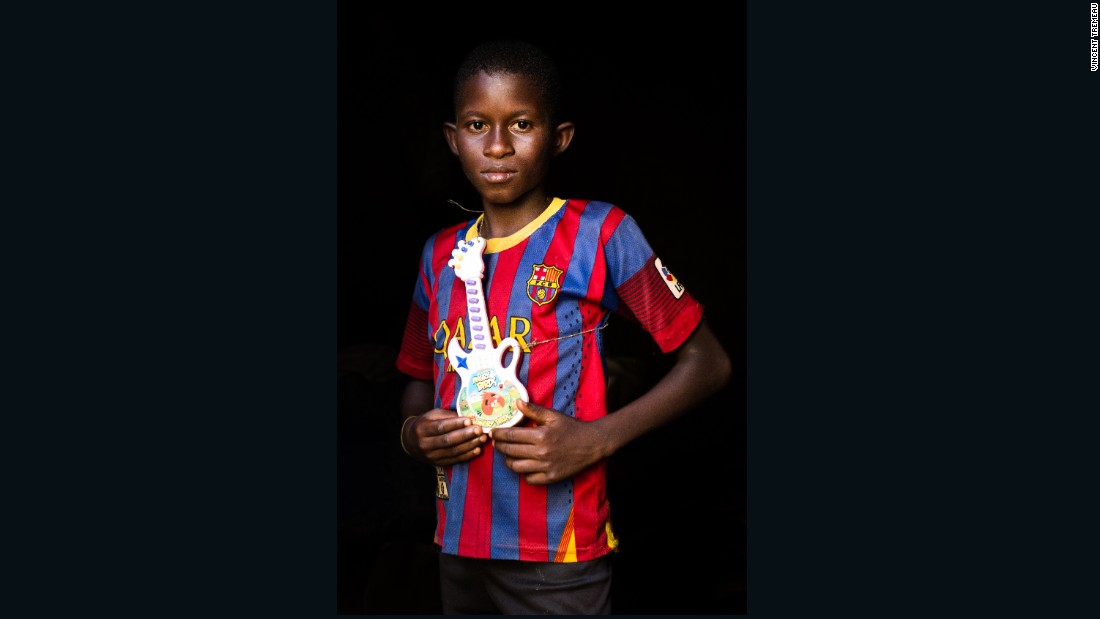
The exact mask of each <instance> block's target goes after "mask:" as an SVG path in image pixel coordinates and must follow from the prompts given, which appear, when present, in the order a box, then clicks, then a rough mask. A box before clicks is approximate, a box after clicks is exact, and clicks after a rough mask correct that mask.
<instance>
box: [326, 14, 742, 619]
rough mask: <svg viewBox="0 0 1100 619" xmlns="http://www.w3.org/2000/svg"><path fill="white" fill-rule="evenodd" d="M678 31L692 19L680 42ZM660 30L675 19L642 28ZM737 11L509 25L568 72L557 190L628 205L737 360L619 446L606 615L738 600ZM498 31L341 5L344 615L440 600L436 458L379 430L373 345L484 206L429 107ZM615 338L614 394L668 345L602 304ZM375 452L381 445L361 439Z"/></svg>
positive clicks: (395, 334) (392, 417)
mask: <svg viewBox="0 0 1100 619" xmlns="http://www.w3.org/2000/svg"><path fill="white" fill-rule="evenodd" d="M685 28H687V29H690V31H691V36H690V37H688V38H686V39H685V38H684V36H685V35H686V34H687V31H685ZM658 29H660V31H665V32H669V33H671V35H670V36H669V37H667V38H664V39H662V38H661V37H655V36H653V33H655V32H657V31H658ZM744 30H745V24H744V19H743V15H737V14H735V15H733V16H731V18H730V19H728V20H724V21H723V22H722V23H721V24H713V25H705V24H699V23H697V22H696V21H694V20H690V19H684V18H680V19H676V18H670V19H662V20H660V21H658V20H657V19H656V18H655V17H646V18H640V19H637V20H635V21H634V22H633V23H632V24H630V26H629V27H627V25H626V24H623V23H620V22H617V21H616V20H612V19H607V20H595V19H592V20H580V21H577V22H575V23H572V24H570V26H569V27H567V28H561V27H559V26H557V25H554V26H551V25H549V24H539V23H538V22H537V20H535V23H532V24H528V25H527V26H526V27H524V28H521V29H519V30H517V31H515V33H514V36H524V37H526V38H527V39H528V40H531V41H533V42H535V43H536V44H538V45H540V46H542V47H544V48H545V49H546V50H547V51H549V52H551V53H552V54H553V55H554V57H555V59H556V60H557V61H558V63H559V64H560V68H561V70H562V73H563V78H564V79H565V85H564V86H565V89H566V90H565V92H566V98H565V102H564V106H565V113H566V115H567V117H568V118H569V119H571V120H573V121H574V122H575V123H576V126H577V130H576V134H575V137H574V140H573V143H572V145H571V146H570V148H569V150H568V151H566V152H565V153H564V154H563V155H561V156H560V157H559V158H558V159H556V160H555V162H554V169H553V172H552V177H551V179H550V189H551V193H552V194H553V195H557V196H561V197H567V198H572V197H582V198H591V199H599V200H603V201H608V202H612V203H614V204H617V205H619V206H622V207H623V208H624V209H626V210H627V212H628V213H630V214H631V215H632V216H633V217H634V218H635V219H636V220H637V221H638V223H639V225H640V226H641V227H642V230H643V231H644V232H645V233H646V236H647V239H648V240H649V241H650V244H651V245H653V247H654V249H655V250H656V251H657V253H658V255H659V256H660V257H661V258H662V259H663V261H664V263H665V264H666V265H667V266H669V268H670V269H672V271H673V272H674V273H676V274H677V277H678V278H679V279H680V280H681V281H682V282H683V283H684V284H685V286H686V287H687V288H688V290H689V291H690V292H691V293H692V294H693V295H695V296H696V297H697V298H698V299H699V300H700V301H702V302H703V303H704V305H705V308H706V309H705V312H706V316H707V319H708V321H709V322H710V324H711V325H712V328H713V329H714V331H715V332H716V334H717V335H718V337H719V339H720V340H721V341H722V343H723V344H724V345H725V346H726V348H727V349H728V351H729V353H730V356H731V358H732V359H733V363H734V378H733V379H732V380H731V381H730V384H729V385H728V386H727V387H726V388H725V389H723V390H722V391H721V392H720V393H718V394H717V395H715V396H713V397H712V398H710V399H709V400H708V401H707V402H706V403H704V404H703V405H701V406H699V407H698V408H697V409H696V410H694V411H691V413H689V414H688V415H687V416H685V417H684V418H681V419H680V420H677V421H676V422H674V423H673V424H671V425H669V426H667V427H665V428H661V429H659V430H658V431H656V432H655V433H653V434H651V435H649V436H646V437H643V438H642V439H641V440H639V441H637V442H636V443H634V444H632V445H630V446H628V448H626V449H624V450H622V451H621V452H619V453H618V454H616V456H615V458H613V460H612V462H611V469H610V484H611V488H610V498H611V502H612V505H613V506H614V507H613V512H614V514H613V521H614V523H615V527H616V533H617V535H618V536H619V538H620V541H621V545H622V546H621V551H620V552H619V553H617V555H616V557H615V561H616V576H615V579H614V581H613V582H614V590H613V608H614V612H615V613H617V614H634V613H647V612H648V613H652V612H668V613H674V612H681V613H688V614H732V613H741V612H744V609H745V600H746V573H745V561H746V559H745V554H746V547H745V528H746V505H745V492H746V483H745V482H746V479H745V475H746V443H745V423H746V419H745V397H746V396H745V372H746V365H745V321H746V307H745V303H746V299H745V288H746V280H745V275H746V264H745V252H746V229H745V226H746V209H745V200H746V198H745V195H746V189H747V188H746V181H745V149H746V145H745V90H744V88H745V46H744V39H745V32H744ZM502 35H504V33H503V32H502V31H492V32H491V33H490V34H488V35H486V33H485V31H484V30H482V29H476V28H466V29H464V28H455V27H436V28H430V27H425V26H424V25H423V24H421V23H418V22H416V23H411V22H408V21H400V20H393V19H388V18H386V17H385V16H379V15H377V14H374V13H373V12H371V11H368V10H365V8H364V7H363V6H361V5H358V4H356V3H344V4H341V5H340V10H339V33H338V42H339V47H338V49H339V63H338V67H339V82H338V84H339V90H338V92H339V99H338V101H339V127H340V131H339V137H338V143H339V151H338V152H339V162H338V170H339V182H338V186H339V208H338V232H339V236H338V244H337V247H338V250H339V279H338V291H339V297H338V299H339V303H338V324H337V326H338V330H339V331H338V333H339V335H338V340H339V344H340V348H341V359H342V361H341V370H342V372H341V377H340V382H339V388H340V394H341V407H340V410H341V420H342V421H341V426H340V430H339V432H340V440H341V443H340V451H339V454H340V465H339V466H340V475H341V477H340V486H339V495H340V498H341V507H342V509H341V513H340V524H341V526H340V531H341V536H340V546H339V547H340V563H339V565H340V568H339V569H340V573H339V582H340V586H341V588H340V609H341V612H344V613H349V614H351V613H356V612H362V611H365V612H403V611H404V612H407V611H409V610H415V611H418V612H426V613H431V612H438V610H437V607H436V606H433V605H432V603H431V594H432V591H431V588H430V587H425V586H424V585H423V582H424V581H430V579H431V578H432V577H434V573H433V572H434V570H435V568H434V565H433V564H432V557H431V556H430V554H429V552H428V551H427V550H425V546H427V544H425V543H424V542H429V541H430V539H431V533H432V524H433V522H434V518H432V517H431V516H432V514H433V513H434V510H433V508H432V505H431V502H430V501H428V500H424V499H428V498H429V496H428V495H429V494H430V493H431V492H432V490H433V488H434V477H433V476H432V475H431V472H430V467H423V466H422V465H420V466H418V465H415V464H414V465H413V467H416V468H415V469H410V470H406V469H409V466H408V458H407V457H406V456H404V455H403V454H401V453H400V451H399V450H396V449H393V448H392V446H391V445H389V443H392V438H393V436H394V435H395V434H396V432H397V429H398V427H399V423H398V422H399V414H398V409H397V406H396V402H397V399H398V394H399V390H400V386H401V380H400V378H399V377H395V376H392V372H391V373H385V372H381V371H379V367H378V366H379V365H380V364H381V363H382V361H381V360H383V359H384V360H385V361H386V364H387V365H389V366H392V358H393V355H394V354H395V352H394V351H395V350H396V349H397V347H398V346H399V345H400V341H401V334H402V329H403V326H404V318H405V313H406V312H407V310H408V305H409V302H410V298H411V293H412V289H413V284H414V282H415V278H416V265H417V262H418V259H419V256H420V252H421V249H422V247H423V243H424V241H425V240H426V239H427V237H428V235H430V234H431V233H433V232H435V231H436V230H438V229H440V228H442V227H444V226H447V225H450V224H453V223H456V222H459V221H463V220H466V219H469V218H472V217H475V216H476V215H474V214H471V213H466V212H463V211H462V210H461V209H459V208H458V207H456V206H455V205H453V204H450V203H448V202H447V199H454V200H456V201H457V202H459V203H460V204H463V205H464V206H466V207H467V208H472V209H478V208H480V201H479V198H478V196H477V194H476V192H473V190H472V188H470V187H469V184H468V182H467V181H466V179H465V178H464V177H463V176H462V173H461V170H460V168H459V166H458V163H457V160H456V158H455V157H454V156H453V155H452V154H451V153H450V151H449V150H448V149H447V148H446V145H445V143H444V140H443V131H442V123H443V121H444V120H452V119H453V109H452V97H451V95H452V80H453V76H454V72H455V69H457V66H458V63H459V62H460V61H461V59H462V56H463V55H465V53H466V52H468V51H469V50H470V49H471V48H472V47H473V45H475V44H476V43H478V42H480V41H482V40H484V39H485V38H486V36H489V37H490V38H491V37H494V36H502ZM685 43H690V44H685ZM606 338H607V340H606V341H607V352H608V356H609V358H610V359H611V360H612V363H613V364H612V370H611V371H612V374H615V378H613V383H614V385H615V386H613V388H612V393H611V397H612V400H613V402H614V401H615V400H616V399H618V400H619V401H618V402H617V403H615V404H613V407H614V406H615V405H621V404H622V403H624V402H622V401H621V400H622V399H623V398H626V397H634V396H637V395H638V394H639V393H640V391H641V390H642V389H644V388H645V386H646V385H648V384H652V383H651V381H652V380H654V378H655V377H656V376H657V375H659V372H660V371H661V370H663V369H664V368H666V367H667V365H668V363H669V362H668V360H666V359H663V358H660V355H659V351H658V350H657V348H656V346H655V345H654V344H653V342H652V341H651V340H650V339H649V337H648V336H647V335H646V334H645V333H644V332H641V331H640V330H638V329H637V328H636V327H634V326H633V325H630V324H629V323H625V322H623V321H614V322H613V324H612V327H611V328H610V329H608V331H607V332H606ZM372 360H373V362H372ZM618 368H621V369H620V370H619V371H618V372H616V369H618ZM383 394H384V395H383ZM380 401H383V402H385V403H384V404H382V403H381V402H380ZM367 451H369V452H370V453H373V454H375V457H374V458H371V457H369V456H364V455H363V452H367ZM382 454H385V456H383V455H382ZM425 468H427V469H429V470H424V469H425ZM395 470H399V471H402V472H403V474H406V475H407V476H408V479H409V481H408V482H406V484H405V485H404V486H403V487H400V488H398V487H393V488H390V487H389V485H385V486H384V487H386V488H388V489H389V490H390V494H386V495H383V494H381V493H380V492H379V491H378V486H379V482H378V479H377V477H378V475H379V471H395ZM417 491H419V492H417ZM386 497H391V498H389V499H387V498H386ZM381 505H387V506H389V507H388V509H387V508H384V507H382V506H381ZM425 516H427V517H428V518H427V519H426V520H424V517H425ZM418 519H419V520H418ZM412 522H416V523H417V524H415V525H413V524H411V523H412ZM418 542H420V543H418ZM429 548H430V547H429ZM395 557H423V558H422V559H421V560H420V561H419V562H416V561H412V560H409V559H405V560H401V559H395ZM375 564H382V565H385V566H387V569H385V570H381V569H378V568H377V567H372V566H374V565H375ZM380 579H383V582H385V583H386V584H385V585H379V584H378V582H379V580H380ZM372 580H373V582H372Z"/></svg>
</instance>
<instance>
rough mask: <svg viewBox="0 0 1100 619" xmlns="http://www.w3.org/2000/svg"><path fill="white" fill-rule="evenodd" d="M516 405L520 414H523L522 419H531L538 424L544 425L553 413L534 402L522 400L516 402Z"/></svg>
mask: <svg viewBox="0 0 1100 619" xmlns="http://www.w3.org/2000/svg"><path fill="white" fill-rule="evenodd" d="M516 404H517V406H518V407H519V410H520V412H521V413H523V416H524V417H527V418H528V419H531V420H533V421H535V422H538V423H545V422H547V421H550V419H551V418H552V417H553V415H554V411H552V410H550V409H549V408H546V407H545V406H539V405H538V404H535V403H534V402H525V401H523V400H518V401H517V402H516Z"/></svg>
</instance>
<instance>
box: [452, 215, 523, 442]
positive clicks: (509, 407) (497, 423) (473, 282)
mask: <svg viewBox="0 0 1100 619" xmlns="http://www.w3.org/2000/svg"><path fill="white" fill-rule="evenodd" d="M484 253H485V239H484V238H482V237H480V236H479V237H477V238H475V239H474V240H472V241H459V243H458V247H457V248H456V249H454V250H453V251H451V256H452V257H451V259H450V260H449V261H447V266H449V267H452V268H454V270H455V275H457V276H458V278H459V279H460V280H462V283H463V284H464V285H465V286H466V310H467V312H468V323H467V324H468V325H469V328H468V329H467V334H468V339H469V340H470V342H472V343H473V348H472V349H471V350H470V351H466V350H465V349H464V348H463V347H462V345H461V344H459V342H458V340H457V339H456V338H452V339H451V343H450V344H449V345H448V346H447V359H448V361H449V362H450V364H451V367H453V368H454V369H455V371H456V372H458V377H459V380H460V381H461V385H462V386H461V388H460V389H459V392H458V414H459V415H463V416H466V417H470V418H472V419H473V422H474V423H476V424H477V425H479V426H481V427H483V428H506V427H509V426H514V425H516V424H517V423H519V422H520V421H521V420H522V419H523V413H521V412H520V410H519V408H518V407H517V406H516V402H517V401H519V400H523V401H524V402H527V401H528V399H527V389H526V388H524V386H523V385H522V384H520V382H519V378H518V377H517V376H516V368H517V367H518V366H519V357H520V347H519V342H518V341H516V339H515V338H512V337H509V338H505V339H503V340H501V342H500V345H499V346H496V347H494V346H493V343H492V338H491V337H490V336H489V317H488V315H487V311H486V309H485V294H484V292H483V291H482V287H481V280H482V278H483V277H484V275H485V261H484V260H483V258H482V255H483V254H484ZM509 350H511V352H512V358H511V360H510V361H509V362H508V365H507V366H505V365H504V364H503V361H504V355H505V353H507V352H508V351H509Z"/></svg>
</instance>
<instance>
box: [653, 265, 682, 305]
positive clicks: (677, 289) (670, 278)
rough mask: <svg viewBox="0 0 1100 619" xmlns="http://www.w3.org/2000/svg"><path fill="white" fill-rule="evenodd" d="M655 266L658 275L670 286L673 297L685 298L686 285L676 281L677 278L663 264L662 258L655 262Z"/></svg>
mask: <svg viewBox="0 0 1100 619" xmlns="http://www.w3.org/2000/svg"><path fill="white" fill-rule="evenodd" d="M653 266H654V267H656V268H657V273H658V274H659V275H660V276H661V281H663V282H664V283H665V285H666V286H668V289H669V290H670V291H671V292H672V296H674V297H676V298H677V299H679V298H680V297H682V296H684V285H683V284H681V283H680V280H678V279H676V276H675V275H673V274H672V272H671V271H669V270H668V267H666V266H665V265H664V263H662V262H661V259H660V258H657V259H656V260H654V261H653Z"/></svg>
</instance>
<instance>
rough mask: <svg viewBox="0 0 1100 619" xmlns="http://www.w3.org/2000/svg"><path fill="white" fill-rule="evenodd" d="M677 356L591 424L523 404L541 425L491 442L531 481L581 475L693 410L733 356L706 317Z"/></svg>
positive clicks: (726, 373)
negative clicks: (641, 389)
mask: <svg viewBox="0 0 1100 619" xmlns="http://www.w3.org/2000/svg"><path fill="white" fill-rule="evenodd" d="M674 354H675V355H676V363H675V364H674V365H673V366H672V368H671V369H670V370H669V371H668V373H667V374H666V375H665V376H664V377H663V378H662V379H661V380H660V381H658V382H657V384H656V385H654V386H653V388H652V389H650V390H649V391H648V392H646V393H645V394H644V395H642V396H641V397H640V398H638V399H637V400H634V401H633V402H631V403H629V404H627V405H626V406H624V407H622V408H621V409H619V410H618V411H615V412H614V413H612V414H609V415H607V416H605V417H603V418H601V419H597V420H595V421H592V422H583V421H578V420H576V419H574V418H572V417H570V416H568V415H564V414H562V413H559V412H557V411H554V410H551V409H548V408H545V407H542V406H538V405H535V404H527V403H521V404H520V409H521V410H522V411H523V414H524V415H526V416H527V417H529V418H531V419H532V420H534V421H535V423H536V424H537V425H536V426H534V427H514V428H497V429H494V430H492V431H490V432H489V435H490V438H492V439H493V446H494V447H495V448H496V450H497V451H498V452H500V453H502V454H504V455H505V456H506V458H505V463H506V464H507V465H508V467H509V468H510V469H512V470H513V471H515V472H517V473H520V474H523V475H525V476H526V479H527V481H528V482H529V483H532V484H550V483H554V482H557V481H561V480H563V479H566V478H568V477H571V476H573V475H575V474H577V473H579V472H580V471H582V470H584V469H586V468H588V467H589V466H591V465H593V464H595V463H596V462H598V461H599V460H601V459H603V458H606V457H608V456H610V455H611V454H613V453H615V452H616V451H618V450H619V449H621V448H622V447H623V446H624V445H626V444H627V443H629V442H630V441H633V440H634V439H636V438H638V437H639V436H641V435H643V434H645V433H647V432H650V431H651V430H653V429H655V428H657V427H659V426H661V425H664V424H665V423H668V422H669V421H671V420H673V419H675V418H676V417H679V416H680V415H682V414H683V413H685V412H686V411H688V410H690V409H692V408H693V407H695V406H696V405H698V404H699V403H700V402H702V401H703V400H704V399H706V398H707V397H709V396H711V395H712V394H714V393H715V392H716V391H718V390H719V389H721V388H722V386H723V385H725V384H726V382H727V381H728V380H729V377H730V373H731V371H732V370H731V364H730V359H729V355H727V353H726V351H725V349H724V348H723V347H722V344H721V343H720V342H719V341H718V339H717V338H716V337H715V336H714V332H713V331H711V329H710V327H709V326H707V324H706V321H702V322H700V323H699V326H698V327H697V328H696V329H695V331H694V332H693V333H692V334H691V336H690V337H689V338H688V339H687V341H685V342H684V343H683V344H682V345H681V346H680V347H679V348H677V349H676V351H675V353H674Z"/></svg>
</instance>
